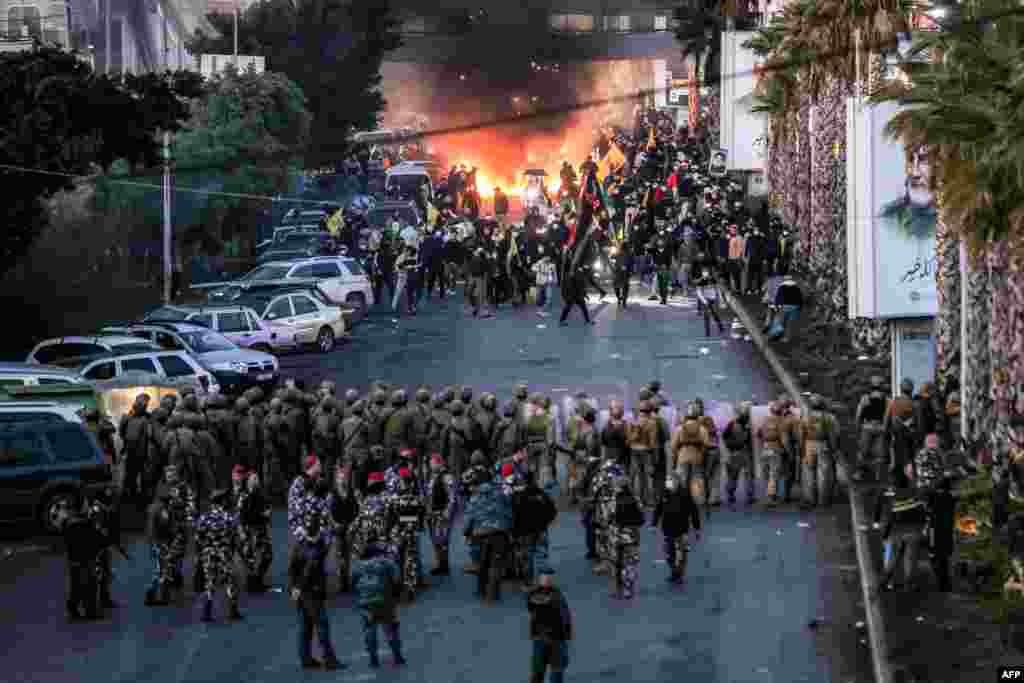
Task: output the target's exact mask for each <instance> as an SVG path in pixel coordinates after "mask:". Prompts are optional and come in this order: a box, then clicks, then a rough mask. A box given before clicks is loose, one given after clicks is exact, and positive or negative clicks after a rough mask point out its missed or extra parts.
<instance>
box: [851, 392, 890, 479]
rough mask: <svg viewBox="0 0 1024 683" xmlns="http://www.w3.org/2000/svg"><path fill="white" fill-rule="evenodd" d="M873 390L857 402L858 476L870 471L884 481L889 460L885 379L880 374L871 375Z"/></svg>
mask: <svg viewBox="0 0 1024 683" xmlns="http://www.w3.org/2000/svg"><path fill="white" fill-rule="evenodd" d="M870 381H871V390H870V391H869V392H868V393H867V394H864V395H863V396H861V398H860V402H859V403H858V404H857V414H856V422H857V431H858V437H859V442H858V448H857V455H858V461H859V462H858V464H859V466H860V470H861V471H860V472H859V473H858V476H863V475H864V474H867V473H870V474H871V475H872V476H874V477H875V478H876V480H877V481H882V478H881V477H882V470H883V469H884V465H885V463H886V461H887V459H888V458H887V453H886V446H885V424H884V423H885V409H886V395H885V380H883V379H882V377H880V376H878V375H874V376H872V377H871V380H870Z"/></svg>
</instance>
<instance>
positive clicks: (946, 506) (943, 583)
mask: <svg viewBox="0 0 1024 683" xmlns="http://www.w3.org/2000/svg"><path fill="white" fill-rule="evenodd" d="M952 489H953V483H952V480H951V479H950V478H949V477H944V478H943V479H942V481H941V482H939V485H938V487H937V488H936V489H934V490H932V491H930V492H929V493H928V494H927V496H926V498H925V500H926V502H927V505H928V518H929V521H930V524H929V528H930V532H931V538H930V539H929V540H930V541H931V564H932V571H934V572H935V580H936V583H937V584H938V589H939V590H940V591H941V592H943V593H949V592H950V591H952V590H953V582H952V579H951V578H950V574H949V559H950V557H952V556H953V531H954V526H955V516H956V505H957V499H956V495H955V494H954V493H953V490H952Z"/></svg>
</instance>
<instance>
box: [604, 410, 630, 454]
mask: <svg viewBox="0 0 1024 683" xmlns="http://www.w3.org/2000/svg"><path fill="white" fill-rule="evenodd" d="M625 414H626V408H625V406H624V405H623V404H622V401H618V400H616V401H612V402H611V403H610V404H609V405H608V424H606V425H605V426H604V429H602V430H601V446H602V447H603V448H604V454H605V457H606V458H611V460H613V461H614V462H617V463H618V464H619V466H621V467H622V468H623V469H626V468H628V467H629V434H628V431H629V429H628V428H629V423H627V422H626V420H625Z"/></svg>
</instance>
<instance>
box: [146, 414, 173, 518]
mask: <svg viewBox="0 0 1024 683" xmlns="http://www.w3.org/2000/svg"><path fill="white" fill-rule="evenodd" d="M150 417H151V419H150V422H149V446H148V447H147V449H146V450H147V453H148V457H147V459H146V467H145V476H144V480H145V495H144V497H145V500H147V501H152V500H153V496H154V495H155V493H156V488H157V486H159V484H160V482H161V481H162V480H163V477H164V467H166V466H167V451H165V450H164V441H165V440H166V438H167V419H168V418H169V417H170V414H169V413H168V412H167V411H166V410H164V409H163V408H157V409H156V410H154V411H153V412H152V413H150Z"/></svg>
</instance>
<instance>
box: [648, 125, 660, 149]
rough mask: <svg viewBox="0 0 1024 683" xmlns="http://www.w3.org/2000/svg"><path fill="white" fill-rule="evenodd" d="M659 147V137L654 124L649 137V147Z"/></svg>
mask: <svg viewBox="0 0 1024 683" xmlns="http://www.w3.org/2000/svg"><path fill="white" fill-rule="evenodd" d="M657 147H658V138H657V137H656V136H655V134H654V126H653V125H652V126H651V134H650V135H649V136H648V137H647V149H650V150H653V149H657Z"/></svg>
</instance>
